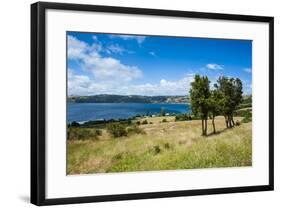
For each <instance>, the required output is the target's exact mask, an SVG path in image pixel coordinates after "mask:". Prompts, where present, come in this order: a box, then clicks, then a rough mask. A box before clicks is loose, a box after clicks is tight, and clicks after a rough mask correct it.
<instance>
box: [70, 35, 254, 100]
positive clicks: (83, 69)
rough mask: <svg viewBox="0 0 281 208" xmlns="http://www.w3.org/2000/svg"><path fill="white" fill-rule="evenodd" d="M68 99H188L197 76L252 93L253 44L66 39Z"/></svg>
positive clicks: (126, 38) (149, 38)
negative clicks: (226, 79)
mask: <svg viewBox="0 0 281 208" xmlns="http://www.w3.org/2000/svg"><path fill="white" fill-rule="evenodd" d="M67 45H68V47H67V65H68V66H67V67H68V95H69V96H73V95H97V94H120V95H151V96H153V95H186V94H187V93H188V91H189V88H190V82H192V80H193V77H194V75H195V74H201V75H207V76H208V77H209V79H210V80H211V82H212V83H211V84H212V85H213V83H214V82H215V81H216V80H217V78H218V77H219V76H221V75H224V76H230V77H238V78H240V79H241V80H242V82H243V88H244V89H243V91H244V93H245V94H250V93H251V91H252V89H251V87H252V70H251V68H252V41H247V40H221V39H203V38H179V37H160V36H132V35H112V34H97V33H80V32H68V33H67Z"/></svg>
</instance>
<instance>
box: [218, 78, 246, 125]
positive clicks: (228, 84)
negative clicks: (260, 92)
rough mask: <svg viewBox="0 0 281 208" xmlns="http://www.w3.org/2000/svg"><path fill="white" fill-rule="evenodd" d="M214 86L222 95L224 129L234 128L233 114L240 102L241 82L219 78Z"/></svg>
mask: <svg viewBox="0 0 281 208" xmlns="http://www.w3.org/2000/svg"><path fill="white" fill-rule="evenodd" d="M214 86H215V88H216V90H218V91H219V92H220V93H221V95H222V100H221V112H222V114H223V115H224V117H225V124H226V127H227V128H231V127H233V126H234V120H233V112H234V111H235V110H236V108H237V107H238V105H239V104H240V103H241V102H242V94H243V91H242V88H243V86H242V81H241V80H240V79H238V78H236V79H234V78H227V77H224V76H221V77H219V79H218V80H217V83H216V84H215V85H214Z"/></svg>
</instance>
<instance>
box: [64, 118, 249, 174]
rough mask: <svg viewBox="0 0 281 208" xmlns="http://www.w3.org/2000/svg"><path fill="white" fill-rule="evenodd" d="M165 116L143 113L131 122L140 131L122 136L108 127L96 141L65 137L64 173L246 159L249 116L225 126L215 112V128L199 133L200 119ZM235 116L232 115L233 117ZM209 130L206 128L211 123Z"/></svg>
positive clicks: (225, 164) (208, 165)
mask: <svg viewBox="0 0 281 208" xmlns="http://www.w3.org/2000/svg"><path fill="white" fill-rule="evenodd" d="M166 119H167V120H168V121H170V122H164V123H163V122H159V121H161V120H163V118H161V117H160V118H148V119H147V120H148V124H145V125H138V126H136V125H135V126H136V127H137V128H139V129H141V132H142V133H133V134H131V133H130V134H128V135H127V136H126V137H123V138H122V139H112V135H111V134H110V133H108V132H107V131H103V134H102V137H100V139H99V140H98V141H91V140H84V141H77V140H69V141H68V157H67V159H68V161H67V173H68V174H80V173H104V172H124V171H149V170H175V169H193V168H217V167H238V166H239V167H240V166H251V165H252V123H251V122H249V123H242V124H241V125H240V126H236V127H234V128H232V129H227V130H225V123H224V118H223V117H218V118H217V122H216V123H217V130H218V132H219V133H218V134H215V135H212V134H210V135H209V136H208V137H202V136H201V135H200V134H201V132H200V125H201V123H200V121H197V120H192V121H178V122H172V121H175V118H174V117H173V118H172V117H166ZM241 119H242V118H241V117H236V118H235V120H239V121H241ZM150 122H153V124H149V123H150ZM127 129H128V128H127ZM127 131H128V130H127ZM209 131H210V132H211V131H212V129H211V123H209ZM144 132H145V133H144Z"/></svg>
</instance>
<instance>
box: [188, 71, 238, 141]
mask: <svg viewBox="0 0 281 208" xmlns="http://www.w3.org/2000/svg"><path fill="white" fill-rule="evenodd" d="M242 88H243V85H242V81H241V80H240V79H238V78H228V77H225V76H221V77H219V79H218V80H217V83H215V84H214V88H213V89H210V81H209V79H208V77H207V76H200V75H195V78H194V81H193V82H192V83H191V89H190V92H189V93H190V101H191V110H192V112H193V114H194V115H196V116H198V117H200V118H201V120H202V135H204V136H206V135H207V121H208V118H210V119H211V120H212V125H213V132H214V133H216V127H215V117H216V116H218V115H223V116H224V117H225V124H226V128H232V127H233V126H234V125H235V123H234V120H233V113H234V111H235V110H236V108H237V107H238V105H239V104H240V103H241V102H242V100H243V97H242V94H243V91H242Z"/></svg>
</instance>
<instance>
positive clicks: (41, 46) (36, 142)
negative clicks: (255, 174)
mask: <svg viewBox="0 0 281 208" xmlns="http://www.w3.org/2000/svg"><path fill="white" fill-rule="evenodd" d="M47 9H59V10H74V11H88V12H91V11H92V12H107V13H121V14H131V15H134V14H138V15H156V16H170V17H187V18H201V19H217V20H235V21H248V22H249V21H250V22H264V23H269V31H268V32H269V48H268V50H269V167H268V171H269V178H268V185H263V186H243V187H234V188H233V187H225V188H211V189H200V190H198V189H197V190H181V191H163V192H152V193H129V194H119V195H102V196H85V197H72V198H54V199H47V198H46V193H45V189H46V175H45V167H46V162H45V159H46V156H45V154H46V145H45V144H46V140H45V135H46V130H45V122H46V121H45V116H46V104H45V102H46V92H45V90H46V83H45V73H46V71H45V39H46V37H45V35H46V33H45V25H46V22H45V15H46V10H47ZM273 66H274V18H273V17H267V16H248V15H235V14H217V13H202V12H188V11H174V10H160V9H144V8H129V7H111V6H94V5H84V4H83V5H82V4H65V3H49V2H38V3H34V4H32V5H31V203H33V204H35V205H54V204H73V203H86V202H103V201H117V200H133V199H146V198H163V197H179V196H193V195H205V194H226V193H236V192H253V191H269V190H273V189H274V141H273V136H274V133H273V132H274V123H273V122H274V97H273V96H274V91H273V90H274V77H273V75H274V72H273Z"/></svg>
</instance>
